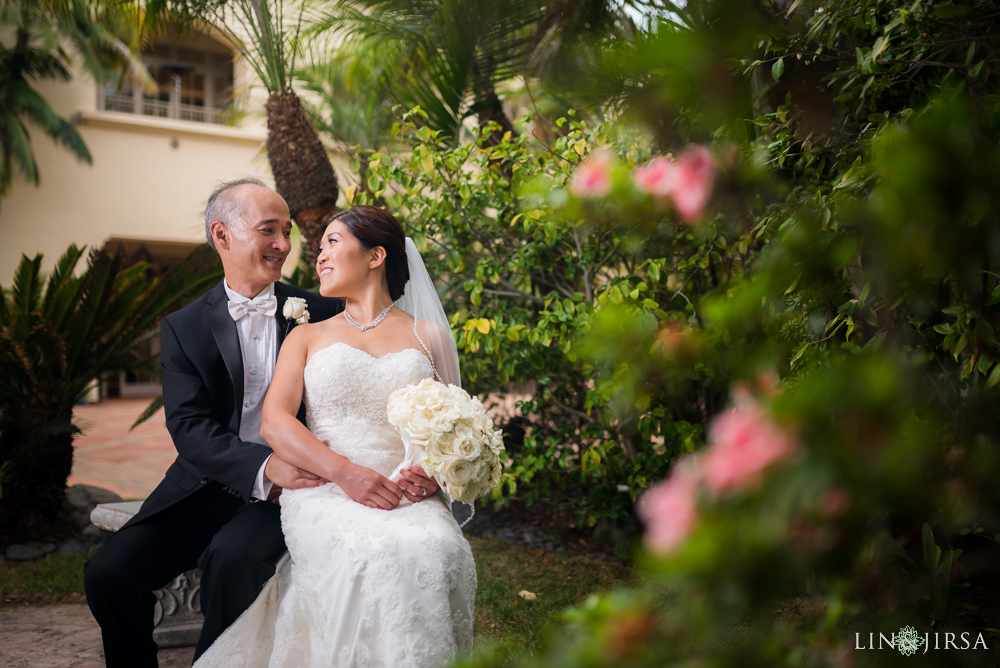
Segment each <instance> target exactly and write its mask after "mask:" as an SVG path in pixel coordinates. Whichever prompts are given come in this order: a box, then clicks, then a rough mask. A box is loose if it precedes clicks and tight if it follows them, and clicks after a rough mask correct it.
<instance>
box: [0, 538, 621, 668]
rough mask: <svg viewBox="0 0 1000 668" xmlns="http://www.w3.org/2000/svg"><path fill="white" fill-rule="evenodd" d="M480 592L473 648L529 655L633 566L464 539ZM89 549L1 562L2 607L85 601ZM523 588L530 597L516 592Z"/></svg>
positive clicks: (508, 655) (505, 656)
mask: <svg viewBox="0 0 1000 668" xmlns="http://www.w3.org/2000/svg"><path fill="white" fill-rule="evenodd" d="M469 543H470V544H471V545H472V551H473V554H474V555H475V557H476V569H477V572H478V574H479V589H478V593H477V596H476V627H475V634H476V647H477V649H478V648H483V649H485V648H487V647H491V648H493V649H494V650H495V652H496V656H497V657H498V658H501V659H510V660H516V659H517V658H518V657H521V656H524V655H526V654H528V653H530V652H531V651H532V650H533V649H534V647H535V645H536V644H537V642H538V641H539V639H540V635H541V633H542V631H543V630H544V628H545V625H546V623H547V621H548V620H550V619H551V618H552V617H553V616H554V615H556V614H558V613H559V612H560V611H561V610H562V609H563V608H566V607H567V606H570V605H575V604H577V603H580V602H582V601H584V600H585V599H586V598H587V596H589V595H590V594H592V593H594V592H597V591H606V590H609V589H613V588H615V587H617V586H620V585H622V584H625V583H627V582H628V581H630V579H631V569H630V568H629V567H628V566H627V565H625V564H623V563H621V562H609V561H600V560H597V559H593V558H590V557H587V556H582V555H567V554H558V553H555V552H546V551H543V550H535V549H528V548H523V547H518V546H516V545H510V544H507V543H504V542H502V541H500V540H497V539H495V538H486V537H477V536H469ZM89 558H90V553H85V554H74V555H68V556H64V555H51V556H49V557H47V558H45V559H41V560H38V561H28V562H23V563H3V564H0V605H2V606H3V607H14V606H18V605H26V604H31V605H38V604H46V603H57V602H81V603H82V602H83V601H84V600H85V598H84V595H83V564H84V563H85V562H86V561H87V559H89ZM521 591H527V592H531V593H533V594H535V596H536V598H535V599H534V600H528V599H526V598H523V597H521V596H520V595H519V592H521Z"/></svg>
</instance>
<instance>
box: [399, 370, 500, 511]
mask: <svg viewBox="0 0 1000 668" xmlns="http://www.w3.org/2000/svg"><path fill="white" fill-rule="evenodd" d="M388 412H389V422H390V424H392V426H394V427H395V428H396V429H397V430H398V431H399V433H400V435H401V436H402V437H403V443H404V444H405V445H406V457H405V460H404V464H403V465H402V466H401V468H405V467H406V466H410V465H413V464H420V465H421V466H423V469H424V471H425V472H426V473H427V475H430V476H433V477H434V478H435V480H437V482H438V484H439V485H441V487H442V488H443V489H444V490H445V491H446V492H447V493H448V496H450V497H451V499H452V500H453V501H460V502H462V503H472V502H473V501H475V500H476V499H478V498H481V497H483V496H486V495H487V494H489V493H490V492H491V491H492V490H493V488H495V487H496V486H497V485H498V484H499V483H500V472H501V466H500V451H501V450H503V438H502V432H501V431H500V430H498V429H494V428H493V421H492V420H490V417H489V416H488V415H487V414H486V409H485V408H483V404H482V402H480V401H479V399H477V398H476V397H472V396H469V393H468V392H466V391H465V390H463V389H462V388H460V387H456V386H454V385H445V384H443V383H439V382H437V381H436V380H433V379H431V378H426V379H424V380H422V381H420V382H419V383H416V384H415V385H408V386H406V387H404V388H402V389H399V390H396V391H395V392H393V393H392V394H391V395H390V396H389V406H388Z"/></svg>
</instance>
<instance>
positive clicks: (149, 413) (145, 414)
mask: <svg viewBox="0 0 1000 668" xmlns="http://www.w3.org/2000/svg"><path fill="white" fill-rule="evenodd" d="M161 408H163V397H156V398H155V399H153V400H152V401H151V402H150V403H149V405H148V406H146V409H145V410H144V411H142V413H141V414H140V415H139V417H137V418H136V419H135V422H133V423H132V426H131V427H129V428H128V430H129V431H132V430H133V429H135V428H136V427H138V426H139V425H141V424H142V423H143V422H145V421H146V420H148V419H149V418H151V417H153V416H154V415H156V411H158V410H160V409H161Z"/></svg>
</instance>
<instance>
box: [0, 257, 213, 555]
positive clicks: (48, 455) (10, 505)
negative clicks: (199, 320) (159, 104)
mask: <svg viewBox="0 0 1000 668" xmlns="http://www.w3.org/2000/svg"><path fill="white" fill-rule="evenodd" d="M83 256H84V249H82V248H78V247H76V246H70V247H69V248H68V249H67V250H66V252H65V253H64V254H63V255H62V257H60V258H59V259H58V260H57V261H56V263H55V265H54V266H53V268H52V270H51V271H50V272H49V273H48V274H45V273H43V272H42V269H41V266H42V256H41V255H36V256H35V257H34V258H28V257H26V256H25V257H22V259H21V263H20V265H19V266H18V269H17V271H16V272H15V275H14V280H13V282H12V284H11V287H10V288H3V287H0V368H2V369H3V373H2V374H0V534H5V535H6V536H7V537H8V538H10V539H14V538H15V537H16V536H18V535H22V534H24V535H29V534H31V532H33V531H35V532H37V531H41V530H44V529H45V528H47V527H49V526H50V525H51V524H52V523H53V522H55V521H57V520H58V519H59V517H60V515H61V512H62V505H63V499H64V497H65V491H66V480H67V478H68V477H69V474H70V471H71V469H72V466H73V438H74V436H75V435H76V434H77V433H79V431H80V429H79V427H78V426H77V425H75V424H74V423H73V422H72V418H73V406H74V405H75V404H76V403H77V402H78V401H80V400H81V399H82V398H83V396H84V394H85V393H86V392H87V390H88V388H91V387H92V386H93V385H95V384H96V383H100V382H101V381H104V380H107V379H109V378H112V377H115V376H117V375H118V374H119V373H121V372H122V371H125V370H134V371H139V372H145V373H146V374H147V375H149V376H152V377H158V376H159V364H158V359H157V356H156V355H150V354H148V353H147V354H142V352H141V351H142V350H143V346H142V344H143V343H145V342H147V341H148V340H149V339H150V338H152V337H153V336H155V335H156V334H157V332H158V325H159V319H160V318H161V317H162V316H164V315H166V314H167V313H169V312H170V311H171V310H174V309H176V308H177V307H179V306H182V305H184V303H186V301H188V300H190V299H192V298H194V297H196V296H198V295H199V294H201V293H202V292H204V291H205V290H206V289H207V288H208V287H210V286H211V285H212V284H214V283H216V282H217V281H218V280H220V278H221V276H222V270H221V266H220V264H219V262H218V256H217V255H216V253H215V251H213V250H211V249H209V248H208V246H204V247H202V248H201V249H199V250H196V251H195V252H193V253H192V254H191V255H190V256H189V257H188V258H187V259H186V260H184V261H183V262H181V263H180V264H178V265H177V266H175V267H174V268H173V269H171V270H170V271H169V272H167V273H166V274H165V275H163V276H162V277H160V278H154V277H152V276H150V275H149V274H148V269H149V268H148V266H147V265H146V264H145V263H137V264H134V265H127V263H126V262H125V259H124V256H123V254H122V253H121V252H106V251H104V250H101V249H98V250H94V251H91V252H90V254H89V255H88V257H87V260H86V267H85V268H84V270H83V271H82V272H80V273H79V274H77V273H76V267H77V265H78V264H79V263H80V261H81V259H83Z"/></svg>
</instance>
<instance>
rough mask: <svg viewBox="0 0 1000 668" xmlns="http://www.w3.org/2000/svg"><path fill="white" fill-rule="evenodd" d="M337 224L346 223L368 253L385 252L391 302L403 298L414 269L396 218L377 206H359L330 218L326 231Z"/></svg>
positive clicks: (386, 275)
mask: <svg viewBox="0 0 1000 668" xmlns="http://www.w3.org/2000/svg"><path fill="white" fill-rule="evenodd" d="M335 220H339V221H340V222H341V223H343V224H344V227H346V228H347V230H348V231H349V232H350V233H351V234H352V235H354V237H355V238H356V239H357V240H358V242H359V243H360V244H361V247H362V248H364V249H365V250H371V249H372V248H375V247H376V246H381V247H382V248H384V249H385V279H386V282H387V283H388V284H389V298H390V299H392V301H396V300H397V299H399V298H400V297H402V296H403V289H404V288H405V287H406V283H407V281H409V280H410V268H409V266H407V264H406V235H405V234H404V233H403V226H402V225H400V224H399V221H398V220H396V217H395V216H393V215H392V214H391V213H389V212H388V211H386V210H384V209H380V208H378V207H377V206H368V205H367V204H359V205H358V206H355V207H351V208H350V209H347V210H346V211H338V212H337V213H335V214H333V215H332V216H330V217H329V218H327V219H326V223H325V224H324V225H323V229H324V230H325V229H326V228H327V227H329V226H330V223H332V222H333V221H335Z"/></svg>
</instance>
